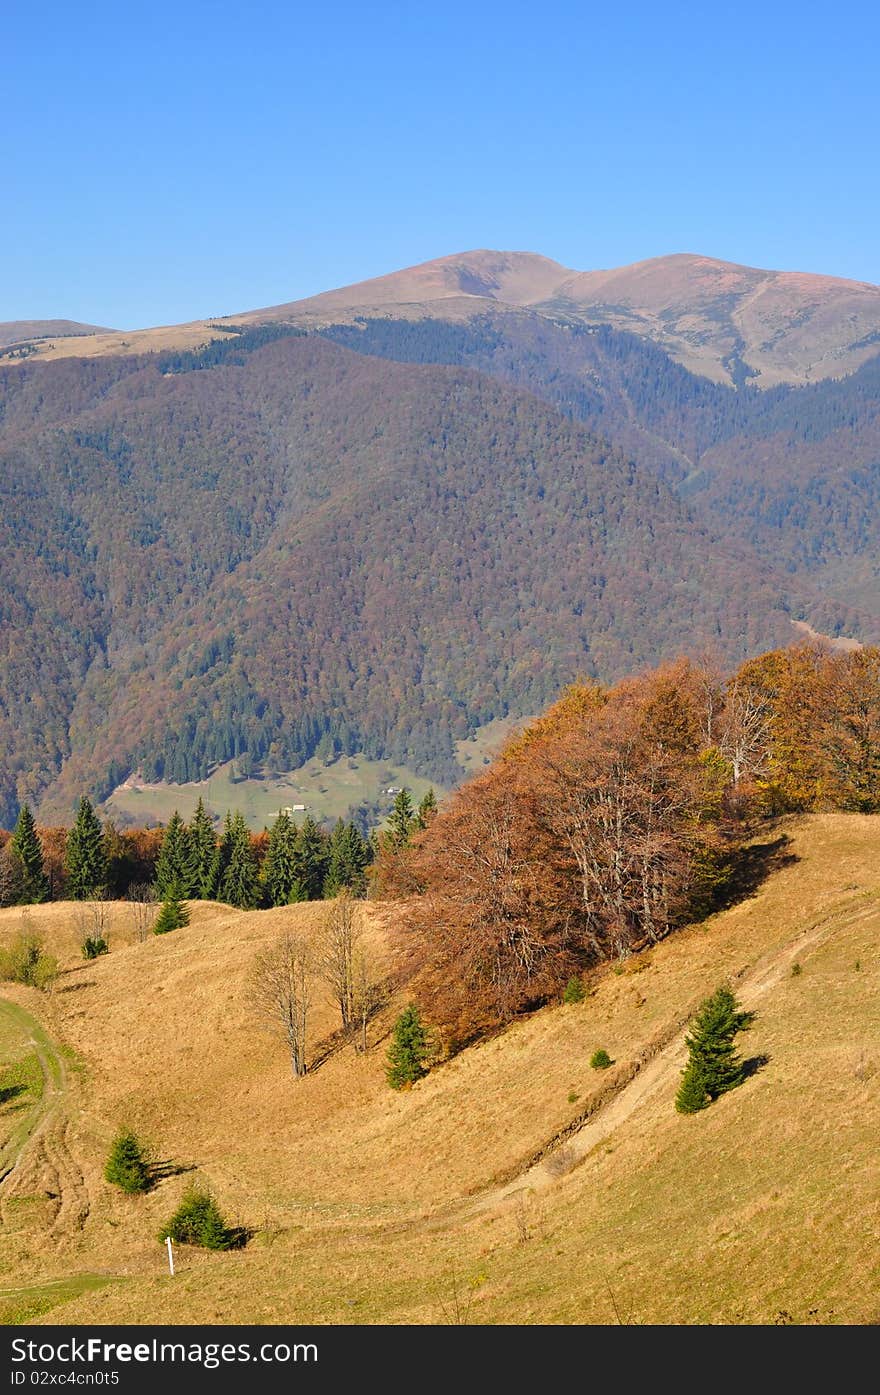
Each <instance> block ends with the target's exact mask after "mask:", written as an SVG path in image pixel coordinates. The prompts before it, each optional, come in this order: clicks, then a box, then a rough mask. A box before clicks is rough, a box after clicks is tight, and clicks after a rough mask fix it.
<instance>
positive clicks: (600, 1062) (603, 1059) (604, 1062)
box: [590, 1046, 614, 1070]
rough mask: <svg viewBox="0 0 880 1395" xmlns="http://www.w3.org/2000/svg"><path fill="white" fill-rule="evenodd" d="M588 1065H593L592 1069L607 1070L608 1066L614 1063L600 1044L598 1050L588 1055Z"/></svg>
mask: <svg viewBox="0 0 880 1395" xmlns="http://www.w3.org/2000/svg"><path fill="white" fill-rule="evenodd" d="M590 1065H591V1066H592V1067H593V1070H607V1069H608V1067H609V1066H613V1065H614V1062H613V1061H612V1059H611V1057H610V1056H609V1055H608V1052H607V1051H606V1050H605V1047H604V1046H600V1047H599V1049H598V1051H594V1052H593V1054H592V1056H591V1057H590Z"/></svg>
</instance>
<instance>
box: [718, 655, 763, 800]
mask: <svg viewBox="0 0 880 1395" xmlns="http://www.w3.org/2000/svg"><path fill="white" fill-rule="evenodd" d="M772 715H773V713H772V703H771V700H770V695H769V693H767V692H766V690H762V689H761V688H760V687H759V686H758V685H757V684H756V683H750V682H749V681H748V679H746V678H741V677H736V678H734V679H733V680H732V682H731V683H729V684H728V687H727V693H726V696H725V705H724V712H723V714H722V718H721V723H720V727H721V730H720V740H719V743H718V744H719V749H720V751H721V754H722V755H723V756H725V757H726V759H727V760H729V761H730V764H731V768H732V770H733V783H734V785H738V784H739V783H740V782H741V781H742V780H743V779H746V778H757V777H760V776H761V775H764V774H766V771H767V761H768V758H769V748H770V734H771V726H772Z"/></svg>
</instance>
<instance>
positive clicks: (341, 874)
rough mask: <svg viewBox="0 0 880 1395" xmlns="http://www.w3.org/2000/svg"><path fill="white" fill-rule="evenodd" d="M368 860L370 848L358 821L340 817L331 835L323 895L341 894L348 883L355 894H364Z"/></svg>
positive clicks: (329, 896)
mask: <svg viewBox="0 0 880 1395" xmlns="http://www.w3.org/2000/svg"><path fill="white" fill-rule="evenodd" d="M369 861H370V849H369V847H368V845H367V843H366V842H365V841H364V838H363V837H362V835H361V831H360V829H359V828H358V826H357V824H354V823H344V822H343V820H342V819H339V820H338V822H337V824H336V827H335V828H334V829H333V832H332V833H331V835H330V843H329V856H328V861H327V875H326V877H325V879H324V895H325V896H326V897H328V898H331V897H334V896H338V895H339V893H340V891H342V890H343V888H345V887H348V889H349V890H350V891H351V892H353V894H354V895H355V896H363V895H364V894H365V892H366V886H367V881H366V875H365V874H366V870H367V866H368V864H369Z"/></svg>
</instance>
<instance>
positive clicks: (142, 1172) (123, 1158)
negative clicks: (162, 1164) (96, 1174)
mask: <svg viewBox="0 0 880 1395" xmlns="http://www.w3.org/2000/svg"><path fill="white" fill-rule="evenodd" d="M104 1178H105V1180H106V1181H107V1182H111V1183H112V1184H113V1185H114V1186H115V1187H120V1188H121V1189H122V1191H124V1192H127V1193H129V1195H133V1194H135V1193H136V1192H146V1191H149V1189H150V1185H151V1178H150V1164H149V1158H148V1156H147V1152H146V1149H145V1148H144V1145H143V1144H142V1143H141V1141H140V1139H139V1138H138V1136H137V1134H135V1133H133V1132H132V1130H131V1129H120V1130H119V1132H118V1133H117V1135H116V1137H115V1138H114V1140H113V1145H112V1147H111V1149H110V1155H109V1157H108V1158H107V1162H106V1164H105V1167H104Z"/></svg>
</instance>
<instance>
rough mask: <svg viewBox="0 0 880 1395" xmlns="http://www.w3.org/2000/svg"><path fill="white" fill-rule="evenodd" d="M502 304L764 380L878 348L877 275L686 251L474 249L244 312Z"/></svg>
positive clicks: (784, 378)
mask: <svg viewBox="0 0 880 1395" xmlns="http://www.w3.org/2000/svg"><path fill="white" fill-rule="evenodd" d="M500 305H506V306H510V307H515V308H522V307H530V308H531V310H532V311H533V312H534V313H538V314H541V315H544V316H548V317H550V318H554V319H559V318H562V319H565V320H570V321H573V322H575V323H581V324H609V325H612V326H614V327H615V328H617V329H625V330H629V331H631V332H632V333H634V334H638V335H639V336H640V337H642V338H645V339H649V340H651V341H653V342H655V343H657V344H659V345H660V346H661V347H662V348H664V349H665V350H666V351H667V352H668V353H669V354H670V355H671V356H672V357H673V358H674V359H676V360H677V361H678V362H680V363H683V364H684V365H685V366H687V367H688V368H690V369H691V370H692V371H693V372H695V373H701V374H703V375H705V376H706V377H709V378H713V379H715V380H716V381H719V382H734V383H738V382H745V381H747V380H749V379H755V380H756V381H758V382H759V383H760V385H761V386H762V387H763V386H771V385H772V384H774V383H777V382H805V381H808V380H815V379H820V378H827V377H838V376H840V375H841V374H844V373H850V372H852V371H853V370H854V369H856V368H858V367H859V365H860V364H861V363H863V362H864V361H865V360H866V359H867V358H869V357H870V356H871V355H872V354H876V353H877V352H878V349H880V287H877V286H872V285H869V284H868V283H866V282H860V281H845V280H840V279H837V278H835V277H832V276H817V275H810V274H806V273H800V272H778V271H761V270H758V269H756V268H754V267H747V266H737V265H735V264H734V263H732V262H722V261H717V260H715V259H714V258H711V257H699V256H692V255H688V254H680V255H674V256H669V257H655V258H652V259H651V260H649V261H644V262H636V263H634V264H633V265H632V266H624V267H617V268H615V269H614V270H612V271H584V272H574V271H567V270H566V268H564V267H562V266H560V265H559V264H558V263H556V262H551V261H548V260H547V259H546V258H545V257H538V256H534V255H531V254H529V253H524V252H506V253H502V252H487V251H478V252H465V253H462V254H460V255H459V256H457V257H444V258H441V259H440V260H439V261H435V262H426V263H425V264H424V265H422V266H418V267H410V268H408V269H407V270H406V271H399V272H395V273H393V274H392V275H390V276H383V277H379V278H378V279H377V280H375V281H364V282H361V283H359V284H358V285H355V286H348V287H346V288H345V289H343V290H338V291H330V292H327V293H325V294H324V295H319V296H313V297H312V298H310V299H308V300H302V301H298V302H294V303H292V304H289V305H281V306H276V307H274V308H273V309H271V310H261V311H254V312H252V313H251V314H249V315H247V316H239V317H238V318H240V319H242V320H247V321H250V320H261V319H267V318H273V319H274V318H278V319H289V320H290V321H292V322H293V323H297V324H326V323H328V320H329V319H331V318H334V317H337V318H340V319H345V318H353V317H354V316H355V315H358V314H360V315H368V316H369V315H370V314H373V315H375V314H379V313H381V314H385V315H393V316H395V317H397V318H403V317H410V318H412V317H418V316H419V315H430V316H432V317H435V318H438V317H439V318H452V319H462V318H468V317H470V316H471V315H473V314H477V313H480V312H481V311H485V310H487V309H489V308H493V307H494V308H497V307H498V306H500Z"/></svg>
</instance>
